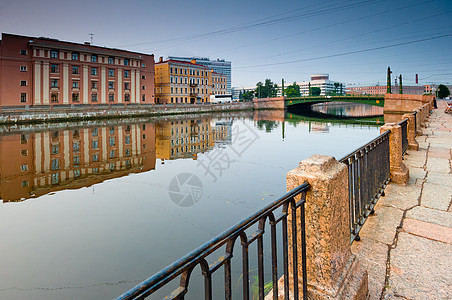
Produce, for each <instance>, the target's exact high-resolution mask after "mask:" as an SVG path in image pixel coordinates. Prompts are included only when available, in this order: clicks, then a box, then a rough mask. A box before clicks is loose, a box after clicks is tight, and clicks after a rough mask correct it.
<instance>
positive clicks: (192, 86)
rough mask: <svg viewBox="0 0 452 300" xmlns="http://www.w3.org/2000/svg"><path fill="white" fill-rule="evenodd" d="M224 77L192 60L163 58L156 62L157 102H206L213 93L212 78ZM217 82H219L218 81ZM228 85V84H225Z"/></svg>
mask: <svg viewBox="0 0 452 300" xmlns="http://www.w3.org/2000/svg"><path fill="white" fill-rule="evenodd" d="M213 78H215V79H222V78H223V75H221V76H220V74H217V75H214V76H212V71H211V70H209V69H208V68H207V67H206V66H203V65H199V64H197V63H196V60H192V61H191V62H185V61H179V60H173V59H170V60H166V61H164V60H163V57H160V60H159V62H158V63H156V64H155V97H156V103H192V104H193V103H206V102H209V99H210V95H211V94H212V80H213ZM216 83H219V81H218V82H216ZM224 86H226V84H224Z"/></svg>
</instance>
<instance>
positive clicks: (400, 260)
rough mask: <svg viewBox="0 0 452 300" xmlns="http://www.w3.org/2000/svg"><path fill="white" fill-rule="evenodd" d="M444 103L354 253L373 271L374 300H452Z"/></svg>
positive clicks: (451, 181)
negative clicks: (405, 178) (404, 180)
mask: <svg viewBox="0 0 452 300" xmlns="http://www.w3.org/2000/svg"><path fill="white" fill-rule="evenodd" d="M445 107H446V103H445V102H444V101H438V109H434V110H433V113H432V114H431V115H430V117H429V119H428V120H427V121H426V122H425V124H426V127H425V128H422V133H423V135H421V136H418V137H417V138H416V140H417V141H418V143H419V151H412V150H408V152H407V155H406V156H405V160H404V163H405V165H406V166H407V167H408V168H409V170H410V181H409V183H408V185H406V186H402V185H397V184H393V183H391V184H389V185H388V186H387V188H386V191H385V193H386V196H384V197H381V198H380V200H379V201H378V203H377V205H376V208H375V214H374V215H371V216H370V217H369V219H368V220H367V221H366V223H365V224H364V227H363V229H362V230H361V233H360V236H361V241H359V242H354V243H353V244H352V251H353V253H355V254H356V255H357V256H358V257H359V258H360V260H361V262H362V263H363V264H364V265H365V266H366V267H367V270H368V273H369V296H370V297H369V298H370V299H452V172H451V170H452V169H451V167H452V165H451V163H452V160H451V159H452V152H451V149H452V114H445V113H444V109H445Z"/></svg>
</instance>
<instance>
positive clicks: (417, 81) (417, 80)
mask: <svg viewBox="0 0 452 300" xmlns="http://www.w3.org/2000/svg"><path fill="white" fill-rule="evenodd" d="M416 84H419V75H418V74H416Z"/></svg>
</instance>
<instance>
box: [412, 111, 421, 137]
mask: <svg viewBox="0 0 452 300" xmlns="http://www.w3.org/2000/svg"><path fill="white" fill-rule="evenodd" d="M414 111H415V112H416V135H422V130H421V119H422V115H421V110H420V109H416V110H414Z"/></svg>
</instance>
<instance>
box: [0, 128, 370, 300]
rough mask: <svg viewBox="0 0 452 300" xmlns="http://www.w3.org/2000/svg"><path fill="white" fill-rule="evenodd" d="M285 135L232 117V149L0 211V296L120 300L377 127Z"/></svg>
mask: <svg viewBox="0 0 452 300" xmlns="http://www.w3.org/2000/svg"><path fill="white" fill-rule="evenodd" d="M313 126H314V127H315V126H318V127H322V128H324V127H328V131H327V132H328V133H327V134H314V133H316V132H315V131H314V130H312V128H313ZM239 132H242V133H240V134H243V135H242V136H243V137H244V138H241V139H239ZM234 133H236V135H235V136H234ZM282 134H283V132H282V124H281V122H279V121H278V122H272V121H253V120H251V119H236V120H234V122H233V126H232V137H231V140H230V142H223V143H221V145H218V144H217V145H215V147H214V149H213V150H212V151H210V152H204V153H202V152H200V153H198V155H197V160H194V159H190V158H189V159H177V160H171V159H165V160H164V161H162V160H161V159H159V158H157V159H156V163H155V169H154V170H151V171H146V172H142V173H135V174H129V175H128V176H123V177H118V178H113V179H108V180H105V181H104V182H101V183H98V184H94V185H92V186H90V187H82V188H79V189H75V190H62V191H57V192H55V193H52V194H48V195H44V196H41V197H38V198H36V199H30V200H27V201H24V202H17V203H3V204H0V226H1V228H2V230H1V233H0V239H1V241H2V243H1V244H0V251H1V253H3V256H2V259H0V277H1V278H2V281H1V283H0V298H2V299H22V298H33V299H48V298H64V299H75V298H80V299H88V298H92V299H99V298H102V299H104V298H112V297H115V296H118V295H119V294H121V293H122V292H124V291H126V290H127V289H129V288H131V287H132V286H134V285H135V284H136V283H138V281H141V280H143V279H145V278H147V277H149V276H150V275H152V274H153V273H155V272H157V271H159V270H160V269H161V268H163V267H165V266H167V265H168V264H170V263H171V262H173V261H174V260H176V259H178V258H179V257H181V256H183V255H184V254H186V253H187V252H189V251H191V250H192V249H194V248H196V247H198V246H199V245H201V244H203V243H204V242H206V241H207V240H209V239H211V238H212V237H214V236H215V235H217V234H219V233H221V232H222V231H223V230H225V229H227V228H228V227H230V226H232V225H234V224H235V223H236V222H238V221H240V220H241V219H243V218H245V217H246V216H248V215H250V214H251V213H253V212H255V211H256V210H257V209H259V208H261V207H263V206H264V205H266V204H268V203H269V202H270V201H272V200H275V199H276V198H277V197H278V196H281V195H282V194H284V193H285V189H286V187H285V186H286V185H285V177H286V173H287V172H288V171H289V170H291V169H293V168H295V167H296V166H297V165H298V163H299V161H301V160H303V159H306V158H308V157H310V156H311V155H313V154H317V153H318V154H325V155H333V156H335V157H336V158H341V157H342V156H344V155H346V154H348V153H349V152H351V151H352V150H354V149H355V148H357V147H359V146H361V145H363V144H364V143H366V142H367V141H369V140H371V139H372V138H374V137H375V136H377V135H378V127H369V126H360V125H340V124H332V123H331V124H329V123H323V124H319V123H311V124H309V123H306V122H304V123H303V122H300V123H294V124H289V123H288V122H286V124H285V126H284V134H285V138H284V139H283V138H282ZM246 141H248V144H246V145H245V146H246V147H244V143H245V142H246ZM249 141H252V142H251V143H250V142H249ZM214 154H215V155H216V156H214ZM157 157H158V156H157ZM215 159H216V160H215ZM218 159H220V160H218ZM215 163H216V164H215ZM202 164H204V167H203V166H202ZM180 173H192V174H194V175H195V176H197V177H198V178H199V179H200V181H201V183H202V188H203V193H202V197H201V199H199V202H196V203H195V204H194V205H192V206H188V207H182V206H178V205H176V204H175V203H174V202H173V201H171V199H170V196H169V193H168V185H169V183H170V182H171V180H172V179H173V178H174V177H175V176H176V175H178V174H180ZM123 281H125V282H123ZM107 283H108V284H107ZM60 287H74V288H64V289H59V288H60ZM76 287H78V288H76ZM40 288H45V289H40ZM47 289H51V290H47Z"/></svg>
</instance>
